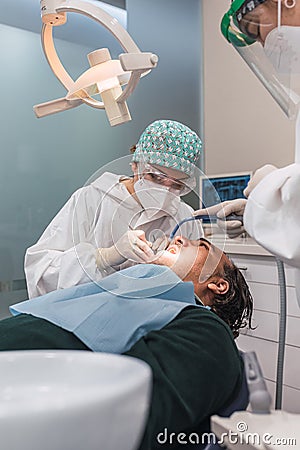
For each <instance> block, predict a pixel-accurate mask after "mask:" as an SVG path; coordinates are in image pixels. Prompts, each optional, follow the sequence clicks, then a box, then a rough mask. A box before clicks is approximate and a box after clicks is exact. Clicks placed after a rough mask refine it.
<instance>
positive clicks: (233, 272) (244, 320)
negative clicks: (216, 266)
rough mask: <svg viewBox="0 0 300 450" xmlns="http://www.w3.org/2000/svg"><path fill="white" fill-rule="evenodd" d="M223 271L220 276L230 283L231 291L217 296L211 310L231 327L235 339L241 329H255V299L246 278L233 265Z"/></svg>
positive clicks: (227, 265) (225, 266)
mask: <svg viewBox="0 0 300 450" xmlns="http://www.w3.org/2000/svg"><path fill="white" fill-rule="evenodd" d="M223 269H224V272H223V273H222V274H219V275H220V276H222V278H224V279H225V280H227V281H228V283H229V289H228V292H227V293H226V294H222V295H221V294H216V295H215V297H214V303H213V305H212V307H211V310H212V311H213V312H215V313H216V314H217V315H218V316H219V317H221V319H223V320H224V322H226V323H227V324H228V325H229V326H230V328H231V330H232V332H233V336H234V338H237V337H238V336H239V330H240V328H245V327H247V326H248V327H249V328H250V329H253V327H252V324H251V320H252V312H253V298H252V295H251V293H250V290H249V287H248V285H247V283H246V280H245V278H244V276H243V275H242V273H241V271H240V270H239V269H238V268H237V267H236V266H235V265H234V264H233V263H232V264H225V265H224V266H223Z"/></svg>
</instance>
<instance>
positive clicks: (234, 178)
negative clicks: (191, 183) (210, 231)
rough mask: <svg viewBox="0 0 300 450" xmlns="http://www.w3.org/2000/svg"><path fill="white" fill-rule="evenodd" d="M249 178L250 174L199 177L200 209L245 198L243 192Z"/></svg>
mask: <svg viewBox="0 0 300 450" xmlns="http://www.w3.org/2000/svg"><path fill="white" fill-rule="evenodd" d="M250 177H251V172H243V173H235V174H234V173H233V174H220V175H207V176H205V175H204V176H201V177H200V208H208V207H209V206H212V205H216V204H217V203H220V202H225V201H226V200H234V199H235V198H245V196H244V194H243V190H244V189H245V187H246V186H247V184H248V181H249V180H250ZM203 222H204V223H209V220H208V219H204V220H203ZM212 222H213V221H212Z"/></svg>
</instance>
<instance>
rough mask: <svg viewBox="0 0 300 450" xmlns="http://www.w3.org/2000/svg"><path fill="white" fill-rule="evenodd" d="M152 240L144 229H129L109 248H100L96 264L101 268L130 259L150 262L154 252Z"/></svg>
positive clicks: (116, 264)
mask: <svg viewBox="0 0 300 450" xmlns="http://www.w3.org/2000/svg"><path fill="white" fill-rule="evenodd" d="M151 245H152V244H151V242H148V241H147V239H146V236H145V233H144V231H142V230H128V231H127V232H126V233H125V234H123V236H122V237H121V238H120V239H119V240H118V241H117V242H116V244H115V245H112V246H111V247H109V248H98V250H97V256H96V264H97V267H98V269H99V270H104V271H105V270H106V269H108V268H109V267H113V266H118V265H120V264H122V263H123V262H125V261H127V260H130V261H134V262H136V263H145V262H149V261H150V260H151V259H152V258H153V257H154V253H153V251H152V250H151Z"/></svg>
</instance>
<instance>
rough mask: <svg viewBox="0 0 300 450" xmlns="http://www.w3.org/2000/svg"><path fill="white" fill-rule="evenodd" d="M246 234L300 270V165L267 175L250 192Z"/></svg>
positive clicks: (246, 214) (245, 217)
mask: <svg viewBox="0 0 300 450" xmlns="http://www.w3.org/2000/svg"><path fill="white" fill-rule="evenodd" d="M244 225H245V229H246V230H247V232H248V233H249V234H250V235H251V236H252V237H253V238H254V239H255V240H256V241H257V242H258V243H259V244H261V245H262V246H263V247H264V248H266V249H267V250H268V251H270V252H271V253H273V254H275V255H277V256H278V257H279V258H280V259H282V260H283V261H284V262H286V263H288V264H290V265H292V266H295V267H300V165H299V164H291V165H290V166H287V167H284V168H282V169H277V170H275V171H273V172H271V173H270V174H269V175H267V176H266V177H265V178H263V180H262V181H261V182H260V183H259V184H258V185H257V186H256V187H255V188H254V190H253V191H252V192H251V194H250V196H249V198H248V202H247V205H246V208H245V214H244Z"/></svg>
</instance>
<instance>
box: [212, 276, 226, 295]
mask: <svg viewBox="0 0 300 450" xmlns="http://www.w3.org/2000/svg"><path fill="white" fill-rule="evenodd" d="M207 288H208V289H210V290H211V291H212V292H213V293H214V294H215V295H216V294H219V295H224V294H226V293H227V292H228V291H229V283H228V281H227V280H224V278H218V279H217V280H214V281H210V282H209V283H208V285H207Z"/></svg>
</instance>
